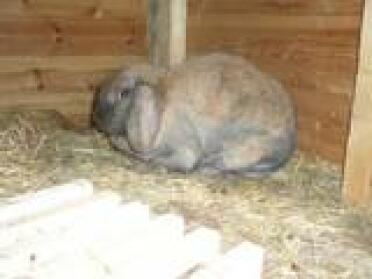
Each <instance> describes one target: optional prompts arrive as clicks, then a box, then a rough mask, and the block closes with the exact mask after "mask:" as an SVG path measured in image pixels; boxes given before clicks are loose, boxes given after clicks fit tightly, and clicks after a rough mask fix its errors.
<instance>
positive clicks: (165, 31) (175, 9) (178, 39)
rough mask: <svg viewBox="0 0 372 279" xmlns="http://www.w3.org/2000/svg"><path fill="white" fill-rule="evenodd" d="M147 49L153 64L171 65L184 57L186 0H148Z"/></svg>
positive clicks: (179, 61)
mask: <svg viewBox="0 0 372 279" xmlns="http://www.w3.org/2000/svg"><path fill="white" fill-rule="evenodd" d="M148 3H149V16H148V17H149V19H148V30H149V46H150V47H149V50H150V60H151V62H152V63H153V64H154V65H158V66H164V67H168V66H172V65H176V64H178V63H181V62H182V61H183V60H184V59H185V58H186V7H187V5H186V0H149V2H148Z"/></svg>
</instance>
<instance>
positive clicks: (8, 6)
mask: <svg viewBox="0 0 372 279" xmlns="http://www.w3.org/2000/svg"><path fill="white" fill-rule="evenodd" d="M135 2H136V0H126V1H121V0H105V1H96V0H84V1H74V0H65V1H59V0H2V1H0V17H1V18H5V17H7V18H15V17H17V18H25V17H36V18H40V17H41V18H45V17H48V18H51V19H56V18H64V19H66V18H69V19H71V18H92V19H103V18H125V17H128V16H131V17H135V16H136V15H137V14H138V13H139V12H140V11H139V10H137V9H138V6H137V5H136V3H135Z"/></svg>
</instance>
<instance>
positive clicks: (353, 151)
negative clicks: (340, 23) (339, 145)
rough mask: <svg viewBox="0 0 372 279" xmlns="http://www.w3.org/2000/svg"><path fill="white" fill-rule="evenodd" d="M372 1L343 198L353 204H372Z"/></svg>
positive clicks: (362, 47)
mask: <svg viewBox="0 0 372 279" xmlns="http://www.w3.org/2000/svg"><path fill="white" fill-rule="evenodd" d="M371 62H372V1H371V0H366V1H365V8H364V18H363V24H362V30H361V44H360V58H359V67H358V75H357V82H356V94H355V97H354V104H353V111H352V117H351V128H350V135H349V141H348V147H347V157H346V162H345V167H344V190H343V193H344V197H345V200H346V201H347V202H348V203H350V204H351V205H365V204H367V203H370V202H371V201H372V126H371V123H372V91H371V88H372V63H371Z"/></svg>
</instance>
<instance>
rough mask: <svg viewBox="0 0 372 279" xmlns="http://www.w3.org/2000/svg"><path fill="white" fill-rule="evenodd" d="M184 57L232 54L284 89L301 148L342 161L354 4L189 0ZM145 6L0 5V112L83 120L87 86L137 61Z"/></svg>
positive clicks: (7, 0)
mask: <svg viewBox="0 0 372 279" xmlns="http://www.w3.org/2000/svg"><path fill="white" fill-rule="evenodd" d="M188 1H189V4H188V5H189V16H188V52H189V54H195V53H203V52H208V51H212V50H225V51H230V52H235V53H240V54H243V55H244V56H246V57H247V58H249V59H251V60H252V61H254V62H255V63H256V64H258V65H259V66H260V67H261V68H262V69H264V70H266V71H269V72H271V73H272V74H273V75H274V76H276V77H277V78H278V79H280V80H281V81H283V82H284V84H285V85H286V86H287V87H288V89H289V90H290V91H291V93H292V94H293V97H294V100H295V102H296V106H297V110H298V115H299V119H298V122H299V131H300V146H301V147H302V148H303V149H306V150H307V151H310V152H311V153H314V154H320V155H323V156H324V157H326V158H329V159H332V160H335V161H338V162H341V159H342V158H343V153H344V146H345V141H346V135H347V127H348V118H349V110H350V104H351V98H352V94H353V91H354V90H353V87H354V75H355V72H356V60H357V59H356V56H357V48H358V38H359V26H360V14H361V6H362V5H361V4H362V3H361V2H362V0H313V1H304V0H228V1H227V0H188ZM146 49H147V48H146V0H104V1H97V0H81V1H75V0H2V1H0V65H1V67H0V108H1V107H8V106H12V105H20V106H25V107H43V108H56V109H59V110H60V111H62V112H63V113H65V114H66V115H68V116H69V117H71V118H72V119H82V117H83V119H86V117H85V118H84V116H86V115H87V113H88V112H89V105H90V100H91V93H90V92H91V88H92V87H93V86H94V85H95V84H97V83H99V82H100V80H102V77H104V76H106V75H107V73H108V71H110V70H112V69H114V68H117V67H118V66H119V65H120V64H121V63H122V61H123V58H122V56H123V55H128V54H135V55H145V54H146V53H147V50H146Z"/></svg>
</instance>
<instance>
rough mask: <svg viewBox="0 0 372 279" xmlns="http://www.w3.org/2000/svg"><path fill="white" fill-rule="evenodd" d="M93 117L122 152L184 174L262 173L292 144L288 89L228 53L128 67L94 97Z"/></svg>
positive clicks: (280, 159) (276, 164)
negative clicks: (159, 66) (172, 65)
mask: <svg viewBox="0 0 372 279" xmlns="http://www.w3.org/2000/svg"><path fill="white" fill-rule="evenodd" d="M93 119H94V122H95V123H96V125H97V126H98V128H99V129H100V130H101V131H103V132H104V133H106V134H107V135H108V137H109V138H110V140H111V143H112V144H113V146H114V147H116V148H117V149H119V150H121V151H123V152H125V153H127V154H131V155H133V156H135V157H136V158H139V159H141V160H143V161H148V162H151V163H154V164H160V165H162V166H165V167H167V168H169V169H171V170H177V171H183V172H190V171H193V170H198V171H201V172H204V173H220V174H243V175H247V176H259V175H262V174H265V173H268V172H271V171H274V170H276V169H277V168H279V167H280V166H281V165H282V164H283V163H285V162H286V161H287V159H288V158H289V157H290V155H291V153H292V151H293V149H294V147H295V138H296V133H295V130H296V127H295V113H294V108H293V105H292V102H291V99H290V97H289V95H288V94H287V92H286V91H285V90H284V89H283V87H282V86H281V85H280V84H279V83H278V82H277V81H275V80H274V79H272V78H271V77H269V76H268V75H266V74H265V73H262V72H261V71H259V70H258V69H257V68H256V67H255V66H253V65H252V64H251V63H249V62H247V61H246V60H245V59H243V58H241V57H238V56H232V55H225V54H211V55H206V56H201V57H195V58H191V59H190V60H189V61H187V62H185V63H184V64H182V65H180V66H176V67H175V68H173V69H171V70H169V71H165V70H162V69H155V68H154V67H152V66H150V65H148V64H136V65H132V66H128V67H125V68H124V69H122V71H120V72H119V74H118V75H117V76H115V77H114V78H113V79H112V80H111V81H109V82H108V83H106V84H105V85H104V86H103V87H102V89H101V91H100V92H99V93H98V95H97V96H96V99H95V103H94V110H93Z"/></svg>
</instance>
